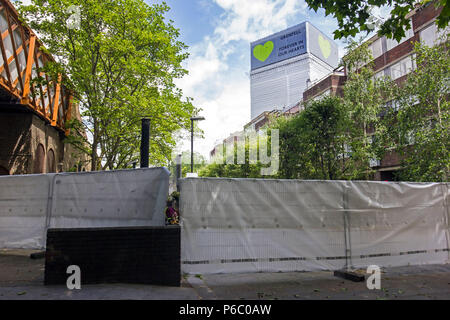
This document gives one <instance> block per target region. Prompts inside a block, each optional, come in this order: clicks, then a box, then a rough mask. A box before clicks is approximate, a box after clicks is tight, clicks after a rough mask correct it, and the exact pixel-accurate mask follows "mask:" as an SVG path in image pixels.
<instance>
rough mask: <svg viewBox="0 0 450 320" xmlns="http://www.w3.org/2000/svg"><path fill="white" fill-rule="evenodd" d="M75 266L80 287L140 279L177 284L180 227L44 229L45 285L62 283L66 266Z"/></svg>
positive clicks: (163, 283)
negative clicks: (78, 269) (45, 242)
mask: <svg viewBox="0 0 450 320" xmlns="http://www.w3.org/2000/svg"><path fill="white" fill-rule="evenodd" d="M70 265H77V266H79V267H80V269H81V286H83V284H93V283H114V282H121V283H142V284H155V285H168V286H180V277H181V274H180V228H179V227H178V226H168V227H125V228H80V229H49V230H48V232H47V251H46V257H45V278H44V283H45V284H46V285H51V284H60V285H66V281H67V278H68V277H69V276H70V275H69V274H67V273H66V270H67V267H68V266H70Z"/></svg>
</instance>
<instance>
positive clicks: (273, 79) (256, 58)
mask: <svg viewBox="0 0 450 320" xmlns="http://www.w3.org/2000/svg"><path fill="white" fill-rule="evenodd" d="M250 54H251V71H250V90H251V118H252V119H254V118H255V117H257V116H258V115H260V114H261V113H262V112H264V111H272V110H274V109H280V110H281V109H284V108H287V107H290V106H293V105H295V104H297V103H298V101H299V100H301V99H302V97H303V91H305V89H306V88H307V85H308V83H309V82H314V81H316V80H317V79H320V78H322V77H324V76H326V75H327V74H329V73H330V72H332V71H333V69H335V68H336V67H337V65H338V62H339V55H338V47H337V44H336V43H335V42H334V41H333V40H331V39H329V38H328V37H327V36H326V35H325V34H324V33H322V32H321V31H320V30H319V29H317V28H316V27H314V26H313V25H312V24H311V23H309V22H307V21H306V22H303V23H300V24H298V25H296V26H293V27H291V28H288V29H286V30H283V31H280V32H277V33H275V34H272V35H270V36H267V37H265V38H262V39H260V40H257V41H254V42H252V43H251V50H250Z"/></svg>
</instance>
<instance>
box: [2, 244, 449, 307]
mask: <svg viewBox="0 0 450 320" xmlns="http://www.w3.org/2000/svg"><path fill="white" fill-rule="evenodd" d="M32 252H33V251H30V250H0V300H30V299H33V300H72V299H75V300H110V299H114V300H117V299H119V300H123V299H127V300H129V299H132V300H141V299H145V300H154V299H157V300H222V299H226V300H349V299H351V300H405V299H406V300H449V299H450V264H445V265H423V266H405V267H395V268H386V269H383V271H382V274H381V289H380V290H376V289H375V290H369V289H367V286H366V282H352V281H350V280H344V279H341V278H337V277H335V276H333V272H331V271H319V272H283V273H242V274H214V275H186V274H185V275H183V276H182V281H181V283H182V284H181V287H165V286H153V285H139V284H99V285H83V284H82V287H81V289H80V290H68V289H67V288H66V287H65V286H44V285H43V280H44V264H45V261H44V259H36V260H33V259H30V257H29V255H30V253H32ZM357 272H358V271H357ZM359 272H360V273H361V272H363V270H359Z"/></svg>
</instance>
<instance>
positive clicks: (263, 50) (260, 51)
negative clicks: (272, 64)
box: [253, 41, 273, 62]
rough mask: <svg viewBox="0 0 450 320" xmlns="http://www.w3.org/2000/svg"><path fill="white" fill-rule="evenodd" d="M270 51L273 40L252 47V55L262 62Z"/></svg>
mask: <svg viewBox="0 0 450 320" xmlns="http://www.w3.org/2000/svg"><path fill="white" fill-rule="evenodd" d="M272 51H273V42H272V41H267V42H266V43H264V45H262V44H258V45H257V46H255V47H254V48H253V56H254V57H255V58H256V59H258V60H259V61H261V62H264V61H266V60H267V58H268V57H269V56H270V54H271V53H272Z"/></svg>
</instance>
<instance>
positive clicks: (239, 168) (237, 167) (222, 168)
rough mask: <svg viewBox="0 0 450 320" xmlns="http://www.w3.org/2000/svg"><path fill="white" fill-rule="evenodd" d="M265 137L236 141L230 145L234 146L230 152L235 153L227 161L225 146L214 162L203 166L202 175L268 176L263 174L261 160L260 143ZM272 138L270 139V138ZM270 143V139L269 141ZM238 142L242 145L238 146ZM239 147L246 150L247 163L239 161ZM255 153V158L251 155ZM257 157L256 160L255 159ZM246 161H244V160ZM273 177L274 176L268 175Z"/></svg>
mask: <svg viewBox="0 0 450 320" xmlns="http://www.w3.org/2000/svg"><path fill="white" fill-rule="evenodd" d="M263 139H264V138H263V137H261V136H260V137H259V139H258V140H256V139H254V140H253V139H252V140H251V139H245V142H244V141H239V142H236V143H234V145H233V146H231V145H229V146H228V148H233V152H230V151H228V154H231V153H232V154H233V157H232V158H231V159H228V161H227V151H226V147H225V148H224V153H223V154H219V155H216V157H215V159H213V161H212V163H210V164H208V165H207V166H205V167H203V168H202V169H201V170H200V171H199V176H201V177H227V178H264V177H266V176H262V175H261V168H262V167H263V166H264V165H263V164H262V163H261V161H259V159H258V158H257V157H258V154H259V144H260V142H261V141H262V140H263ZM269 140H270V139H269ZM267 143H268V144H267V145H270V141H269V142H267ZM238 144H239V145H240V147H239V148H238ZM238 149H239V150H245V158H244V159H245V163H239V162H240V161H238V153H237V152H238ZM251 154H253V155H254V158H252V157H250V155H251ZM253 159H255V160H256V161H254V160H253ZM242 162H244V161H242ZM268 178H273V177H270V176H269V177H268Z"/></svg>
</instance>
